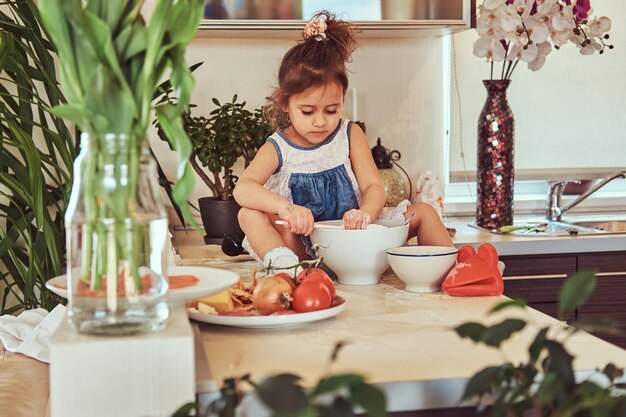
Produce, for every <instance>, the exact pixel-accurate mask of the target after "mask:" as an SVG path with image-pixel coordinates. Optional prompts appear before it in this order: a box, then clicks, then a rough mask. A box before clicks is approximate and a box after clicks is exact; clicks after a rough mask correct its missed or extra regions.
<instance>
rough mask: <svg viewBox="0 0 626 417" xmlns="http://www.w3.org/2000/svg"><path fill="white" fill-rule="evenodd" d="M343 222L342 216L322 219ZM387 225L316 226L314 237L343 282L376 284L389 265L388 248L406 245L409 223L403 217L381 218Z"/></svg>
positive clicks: (380, 221) (324, 256) (312, 237)
mask: <svg viewBox="0 0 626 417" xmlns="http://www.w3.org/2000/svg"><path fill="white" fill-rule="evenodd" d="M319 223H321V224H330V225H337V226H340V225H341V224H342V223H341V220H330V221H323V222H319ZM376 223H377V224H379V225H383V226H387V227H384V228H376V229H365V230H344V229H321V228H315V229H314V230H313V233H312V234H311V241H312V242H313V244H314V245H319V249H318V255H319V256H321V257H322V258H323V261H324V263H325V264H326V265H328V266H329V267H330V269H332V270H333V271H334V272H335V273H336V274H337V278H338V280H339V283H340V284H346V285H373V284H377V283H378V282H379V281H380V277H381V275H382V273H383V272H385V270H386V269H387V268H389V261H388V260H387V255H386V253H385V251H386V250H387V249H389V248H394V247H396V246H400V245H403V244H404V243H405V242H406V240H407V237H408V235H409V225H408V224H407V225H403V224H402V223H403V221H401V220H379V221H377V222H376Z"/></svg>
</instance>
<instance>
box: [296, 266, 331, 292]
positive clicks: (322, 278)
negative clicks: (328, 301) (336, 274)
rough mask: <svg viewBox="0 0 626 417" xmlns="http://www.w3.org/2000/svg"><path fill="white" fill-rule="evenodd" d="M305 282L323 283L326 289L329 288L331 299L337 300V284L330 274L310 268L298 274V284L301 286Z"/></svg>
mask: <svg viewBox="0 0 626 417" xmlns="http://www.w3.org/2000/svg"><path fill="white" fill-rule="evenodd" d="M305 281H318V282H321V283H322V284H324V285H326V287H327V288H328V291H330V296H331V298H335V293H336V291H335V284H334V283H333V280H332V279H331V278H330V277H329V276H328V274H327V273H326V272H324V271H323V270H322V269H320V268H309V269H305V270H304V271H302V272H300V273H299V274H298V277H297V278H296V282H297V283H298V285H300V284H301V283H303V282H305Z"/></svg>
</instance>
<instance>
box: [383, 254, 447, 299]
mask: <svg viewBox="0 0 626 417" xmlns="http://www.w3.org/2000/svg"><path fill="white" fill-rule="evenodd" d="M458 251H459V250H458V249H457V248H453V247H449V246H402V247H399V248H392V249H389V250H387V258H388V259H389V263H390V264H391V269H393V272H395V274H396V275H397V276H398V278H400V279H401V280H402V282H404V284H405V290H407V291H410V292H435V291H439V290H440V289H441V283H442V282H443V280H444V279H445V278H446V275H448V272H450V269H452V267H453V266H454V264H455V263H456V255H457V253H458Z"/></svg>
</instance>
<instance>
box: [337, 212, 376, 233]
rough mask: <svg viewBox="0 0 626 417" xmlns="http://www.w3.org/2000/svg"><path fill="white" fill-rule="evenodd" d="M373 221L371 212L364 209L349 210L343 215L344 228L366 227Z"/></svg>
mask: <svg viewBox="0 0 626 417" xmlns="http://www.w3.org/2000/svg"><path fill="white" fill-rule="evenodd" d="M371 222H372V219H371V217H370V215H369V214H367V213H366V212H365V211H363V210H357V209H352V210H348V211H346V212H345V213H344V215H343V228H344V229H366V228H367V226H368V225H369V224H370V223H371Z"/></svg>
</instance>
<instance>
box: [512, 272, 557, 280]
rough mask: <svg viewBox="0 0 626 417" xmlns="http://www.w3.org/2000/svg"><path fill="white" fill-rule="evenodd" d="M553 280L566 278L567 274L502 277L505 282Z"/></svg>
mask: <svg viewBox="0 0 626 417" xmlns="http://www.w3.org/2000/svg"><path fill="white" fill-rule="evenodd" d="M553 278H567V274H544V275H512V276H510V277H503V279H504V280H505V281H507V280H518V279H553Z"/></svg>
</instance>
